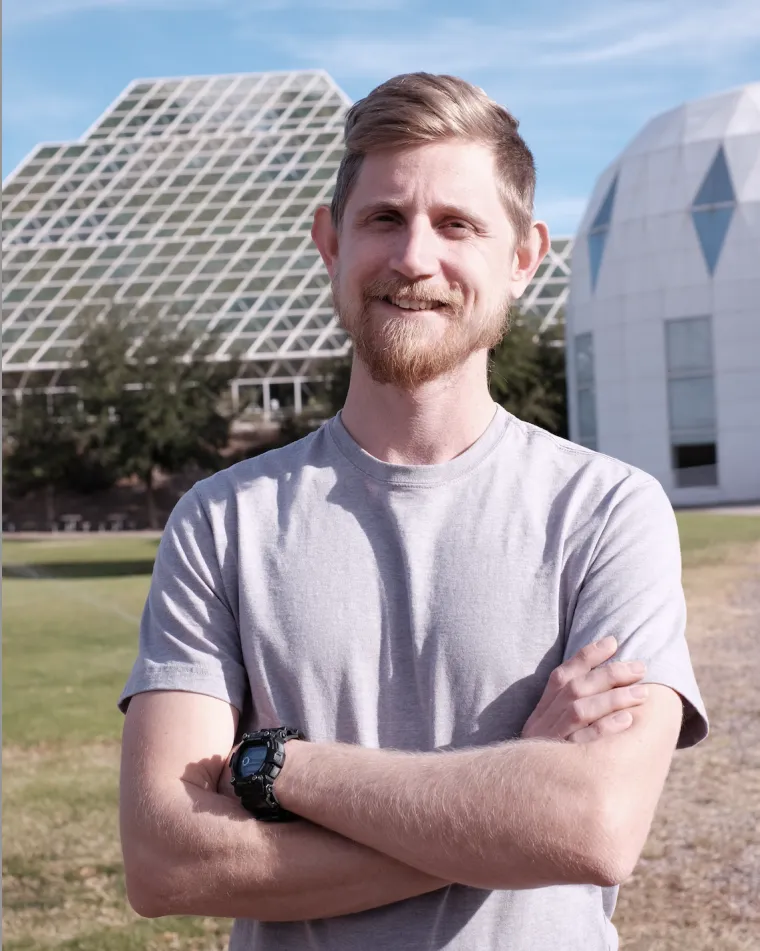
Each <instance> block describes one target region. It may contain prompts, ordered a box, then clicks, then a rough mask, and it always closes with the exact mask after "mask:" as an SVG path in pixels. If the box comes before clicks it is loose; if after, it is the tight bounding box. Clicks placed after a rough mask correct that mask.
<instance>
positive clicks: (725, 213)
mask: <svg viewBox="0 0 760 951" xmlns="http://www.w3.org/2000/svg"><path fill="white" fill-rule="evenodd" d="M733 214H734V208H733V205H729V206H728V207H725V206H724V207H723V208H704V209H702V210H700V211H692V213H691V218H692V221H693V222H694V227H695V228H696V229H697V237H698V238H699V243H700V245H701V246H702V254H704V256H705V263H706V264H707V267H708V270H709V271H710V274H714V273H715V267H716V265H717V263H718V258H719V257H720V252H721V248H722V247H723V241H724V239H725V237H726V232H727V231H728V226H729V225H730V224H731V218H732V217H733Z"/></svg>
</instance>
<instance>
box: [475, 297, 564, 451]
mask: <svg viewBox="0 0 760 951" xmlns="http://www.w3.org/2000/svg"><path fill="white" fill-rule="evenodd" d="M489 388H490V391H491V396H492V397H493V399H494V400H495V401H496V402H497V403H499V404H500V405H501V406H503V407H504V408H505V409H506V410H508V411H509V412H510V413H512V414H513V415H515V416H517V417H518V418H519V419H523V420H525V421H526V422H528V423H533V424H535V425H536V426H541V427H542V428H543V429H547V430H549V432H552V433H555V434H556V435H558V436H562V437H563V438H567V432H568V430H567V396H566V382H565V348H564V320H562V319H560V320H558V321H557V323H555V324H552V325H551V326H549V327H547V328H546V329H545V330H543V331H542V330H540V321H539V319H538V318H536V317H533V316H531V315H526V314H522V313H520V312H519V311H516V312H514V313H513V315H512V321H511V325H510V330H509V333H508V334H507V335H506V336H505V337H504V339H503V340H502V342H501V343H500V344H499V346H498V347H496V348H495V349H494V350H492V351H491V361H490V374H489Z"/></svg>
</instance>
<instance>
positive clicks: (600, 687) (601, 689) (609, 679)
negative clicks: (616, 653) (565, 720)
mask: <svg viewBox="0 0 760 951" xmlns="http://www.w3.org/2000/svg"><path fill="white" fill-rule="evenodd" d="M645 673H646V664H644V663H642V662H641V661H640V660H613V661H612V662H611V663H609V664H604V665H603V666H601V667H596V668H595V669H594V670H590V671H589V672H588V673H587V674H582V675H580V676H579V677H574V678H573V679H572V680H571V681H569V682H568V683H567V684H565V686H564V687H563V688H562V690H561V691H560V692H559V693H558V694H557V700H556V701H555V702H564V703H568V702H569V701H571V700H578V699H580V698H581V697H593V696H595V695H596V694H600V693H605V692H606V691H608V690H612V689H614V688H615V687H627V686H629V685H630V684H635V683H636V682H637V681H639V680H641V678H642V677H643V676H644V674H645Z"/></svg>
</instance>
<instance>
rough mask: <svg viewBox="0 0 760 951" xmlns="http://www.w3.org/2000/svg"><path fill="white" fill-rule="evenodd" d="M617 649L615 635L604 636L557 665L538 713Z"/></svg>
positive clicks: (537, 709) (541, 700)
mask: <svg viewBox="0 0 760 951" xmlns="http://www.w3.org/2000/svg"><path fill="white" fill-rule="evenodd" d="M616 650H617V641H616V640H615V638H614V637H604V638H602V639H601V640H599V641H594V642H593V643H592V644H586V646H585V647H582V648H581V649H580V650H579V651H578V652H577V653H576V654H573V656H572V657H570V658H569V659H568V660H566V661H565V662H564V663H562V664H560V665H559V667H555V668H554V670H553V671H552V672H551V674H550V675H549V680H548V682H547V685H546V689H545V690H544V693H543V695H542V697H541V699H540V700H539V702H538V705H537V707H536V713H539V714H540V713H542V712H543V711H544V710H545V709H546V708H548V707H549V705H550V704H551V703H552V702H553V701H554V698H555V697H556V695H557V693H559V691H560V690H562V688H563V687H566V686H567V684H569V683H570V682H571V681H572V680H574V679H575V678H576V677H582V676H584V675H585V674H587V673H589V672H590V671H591V670H593V669H594V668H595V667H598V666H599V665H600V664H603V663H604V662H605V661H606V660H609V659H610V657H612V656H613V655H614V653H615V651H616Z"/></svg>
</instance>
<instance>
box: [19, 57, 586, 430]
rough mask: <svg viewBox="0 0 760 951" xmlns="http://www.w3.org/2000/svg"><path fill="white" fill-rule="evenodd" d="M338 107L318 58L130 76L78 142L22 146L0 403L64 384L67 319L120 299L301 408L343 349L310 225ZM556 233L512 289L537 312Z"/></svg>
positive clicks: (248, 393) (69, 336) (334, 159)
mask: <svg viewBox="0 0 760 951" xmlns="http://www.w3.org/2000/svg"><path fill="white" fill-rule="evenodd" d="M350 105H351V101H350V99H349V98H348V97H347V96H346V95H345V94H344V93H343V92H342V90H341V89H340V88H339V87H338V86H337V85H336V84H335V82H334V81H333V80H332V79H331V77H330V76H329V75H328V74H327V73H325V72H323V71H321V70H313V71H298V72H282V73H272V72H268V73H259V74H243V75H231V76H210V77H186V78H175V79H156V80H137V81H135V82H133V83H131V84H130V85H129V86H128V87H127V88H126V89H125V90H124V92H123V93H122V94H121V95H120V96H119V97H118V98H117V99H116V101H115V102H114V103H112V105H111V106H110V107H109V108H108V109H107V110H106V111H105V113H104V114H103V115H102V116H101V117H100V118H99V119H98V120H97V121H96V122H95V123H94V124H93V125H92V126H91V128H90V129H89V130H88V131H87V132H86V133H85V134H84V135H83V136H82V138H81V139H79V140H78V141H76V142H65V143H47V144H43V145H41V146H39V147H38V148H36V149H35V150H34V152H33V153H32V154H31V155H30V156H29V157H28V158H27V159H25V160H24V161H23V162H22V163H21V165H20V166H19V167H18V168H17V169H15V170H14V171H13V172H12V173H11V174H10V175H9V177H8V179H7V180H6V182H5V183H4V186H3V206H4V210H3V224H2V243H3V278H4V282H3V295H4V296H3V305H2V306H3V312H2V313H3V344H2V346H3V357H2V362H3V377H4V379H3V399H4V401H5V400H6V399H8V398H18V396H19V395H20V393H21V392H23V391H24V390H27V389H30V388H44V389H45V390H46V391H47V392H48V393H51V394H53V395H54V394H55V393H57V392H66V391H67V390H68V389H69V388H70V386H69V385H68V384H67V368H68V367H69V366H70V365H71V361H72V359H75V355H76V345H77V339H76V330H75V326H76V324H75V322H76V319H77V316H78V315H80V314H82V313H93V312H102V311H104V310H107V309H108V308H109V307H110V306H112V305H114V304H118V305H121V306H122V307H123V306H134V307H135V309H137V310H141V309H148V308H149V309H150V310H149V312H150V313H151V314H153V313H155V314H156V315H157V316H158V317H160V318H163V319H167V320H171V321H172V322H174V323H176V324H177V325H178V326H179V327H181V328H186V329H188V330H189V331H190V332H191V334H192V335H193V336H194V337H195V338H196V339H198V340H200V339H201V338H203V337H204V336H210V337H211V338H212V339H213V340H214V342H215V348H214V353H213V357H212V359H220V360H223V359H225V358H226V357H227V356H229V355H234V356H235V357H238V358H242V359H243V361H244V371H243V375H242V377H241V378H240V379H239V380H238V381H236V383H235V384H234V386H233V395H234V397H235V398H237V397H239V396H240V397H242V398H243V399H244V401H245V402H249V401H251V403H252V405H254V406H259V407H260V408H262V409H264V410H265V411H269V410H270V409H272V408H274V407H275V406H277V405H279V406H280V407H285V406H289V405H292V406H293V407H294V408H295V409H296V411H298V410H300V409H301V406H302V400H303V397H304V395H305V393H304V387H306V388H308V380H309V379H310V378H311V379H313V378H314V377H318V376H319V375H320V363H322V362H323V361H324V360H326V359H332V358H335V357H339V356H343V355H345V354H346V353H347V352H348V350H349V341H348V339H347V337H346V336H345V334H344V333H343V331H341V330H340V328H339V327H338V325H337V321H336V319H335V317H334V315H333V310H332V302H331V295H330V285H329V279H328V276H327V273H326V271H325V269H324V267H323V265H322V262H321V259H320V257H319V255H318V253H317V251H316V248H315V247H314V246H313V244H312V241H311V237H310V229H311V222H312V216H313V212H314V209H315V208H316V207H317V206H318V205H319V204H322V203H326V202H329V200H330V198H331V196H332V192H333V187H334V181H335V175H336V172H337V169H338V165H339V162H340V159H341V156H342V154H343V120H344V117H345V113H346V111H347V109H348V107H349V106H350ZM555 246H556V249H557V250H556V252H555V251H554V249H553V251H552V257H551V261H549V260H547V262H546V266H542V271H541V272H540V275H539V276H538V277H537V279H536V281H535V282H534V285H533V286H532V287H531V288H529V289H528V291H527V292H526V294H525V295H524V298H523V304H524V305H526V306H529V307H530V308H532V309H534V310H535V312H536V313H540V314H541V315H542V317H543V318H547V319H552V318H553V317H554V316H555V315H556V313H557V310H558V307H559V306H561V304H562V303H564V297H565V296H566V294H567V282H568V276H569V268H568V266H567V262H568V261H569V246H570V242H569V241H568V240H567V239H562V240H560V241H558V242H555ZM555 257H556V260H555ZM558 294H559V296H560V297H561V298H562V300H561V303H560V304H557V295H558ZM275 400H277V403H275Z"/></svg>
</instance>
